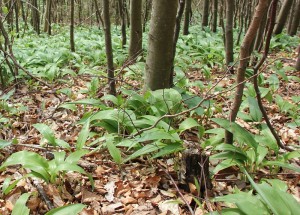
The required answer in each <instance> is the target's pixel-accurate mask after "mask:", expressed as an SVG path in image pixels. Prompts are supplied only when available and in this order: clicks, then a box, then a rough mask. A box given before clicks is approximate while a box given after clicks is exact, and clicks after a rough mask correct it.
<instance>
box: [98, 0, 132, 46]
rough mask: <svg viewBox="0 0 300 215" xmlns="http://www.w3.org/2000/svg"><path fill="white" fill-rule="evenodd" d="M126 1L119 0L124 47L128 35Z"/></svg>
mask: <svg viewBox="0 0 300 215" xmlns="http://www.w3.org/2000/svg"><path fill="white" fill-rule="evenodd" d="M95 1H96V0H95ZM124 4H126V2H124V0H118V6H119V11H120V18H121V31H122V48H124V46H125V45H126V42H127V37H126V22H125V21H126V20H125V13H124V10H125V5H124Z"/></svg>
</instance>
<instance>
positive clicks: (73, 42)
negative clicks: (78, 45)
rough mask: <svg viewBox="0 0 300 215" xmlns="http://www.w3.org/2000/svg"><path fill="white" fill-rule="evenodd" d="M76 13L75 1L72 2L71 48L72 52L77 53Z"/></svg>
mask: <svg viewBox="0 0 300 215" xmlns="http://www.w3.org/2000/svg"><path fill="white" fill-rule="evenodd" d="M74 13H75V0H71V24H70V47H71V52H75V41H74Z"/></svg>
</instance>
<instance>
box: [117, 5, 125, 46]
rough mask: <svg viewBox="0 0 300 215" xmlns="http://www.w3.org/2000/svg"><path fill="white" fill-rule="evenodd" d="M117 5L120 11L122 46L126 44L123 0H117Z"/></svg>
mask: <svg viewBox="0 0 300 215" xmlns="http://www.w3.org/2000/svg"><path fill="white" fill-rule="evenodd" d="M118 3H119V4H118V6H119V11H120V17H121V32H122V48H124V46H125V45H126V42H127V36H126V20H125V13H124V9H125V8H124V4H126V2H124V0H118Z"/></svg>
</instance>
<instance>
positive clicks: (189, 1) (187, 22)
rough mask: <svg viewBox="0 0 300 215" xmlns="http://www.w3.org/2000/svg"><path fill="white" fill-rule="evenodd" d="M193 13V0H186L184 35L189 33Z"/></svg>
mask: <svg viewBox="0 0 300 215" xmlns="http://www.w3.org/2000/svg"><path fill="white" fill-rule="evenodd" d="M191 13H192V0H186V1H185V8H184V21H183V35H188V34H189V25H190V21H191Z"/></svg>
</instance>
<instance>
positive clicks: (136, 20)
mask: <svg viewBox="0 0 300 215" xmlns="http://www.w3.org/2000/svg"><path fill="white" fill-rule="evenodd" d="M130 23H131V25H130V43H129V60H132V61H135V60H136V58H137V57H138V56H139V55H141V54H142V52H143V48H142V42H143V26H142V1H141V0H131V1H130Z"/></svg>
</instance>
